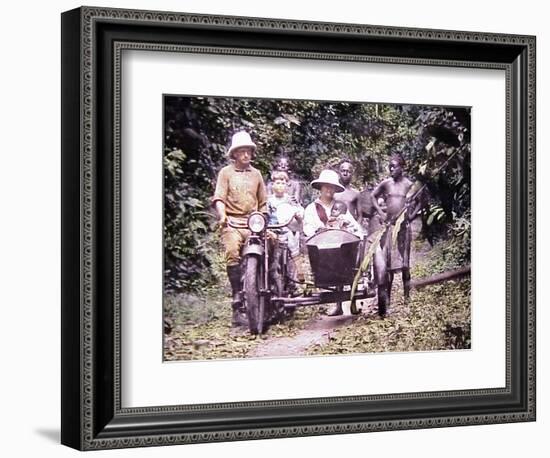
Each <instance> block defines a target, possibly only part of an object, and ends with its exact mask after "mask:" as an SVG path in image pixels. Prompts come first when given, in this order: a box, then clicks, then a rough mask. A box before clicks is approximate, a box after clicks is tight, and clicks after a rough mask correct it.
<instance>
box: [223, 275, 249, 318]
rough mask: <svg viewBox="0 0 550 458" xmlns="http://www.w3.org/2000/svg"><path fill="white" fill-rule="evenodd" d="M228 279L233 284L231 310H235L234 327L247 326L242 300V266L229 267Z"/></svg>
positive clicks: (233, 316)
mask: <svg viewBox="0 0 550 458" xmlns="http://www.w3.org/2000/svg"><path fill="white" fill-rule="evenodd" d="M227 277H228V278H229V283H230V284H231V293H232V295H233V298H232V300H231V308H232V309H233V315H232V317H231V325H232V326H247V325H248V322H247V320H246V316H245V314H244V310H243V299H242V286H241V267H240V266H238V265H237V266H227Z"/></svg>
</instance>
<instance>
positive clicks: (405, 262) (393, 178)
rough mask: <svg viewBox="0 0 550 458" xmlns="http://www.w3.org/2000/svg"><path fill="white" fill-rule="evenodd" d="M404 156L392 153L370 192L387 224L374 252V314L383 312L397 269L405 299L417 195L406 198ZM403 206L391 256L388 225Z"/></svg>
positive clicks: (407, 188) (407, 185) (418, 202)
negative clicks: (383, 174) (384, 173)
mask: <svg viewBox="0 0 550 458" xmlns="http://www.w3.org/2000/svg"><path fill="white" fill-rule="evenodd" d="M403 166H404V160H403V158H402V157H401V156H398V155H393V156H392V157H391V160H390V164H389V171H390V178H386V179H385V180H384V181H382V182H381V183H380V184H379V185H378V186H377V187H376V188H375V190H374V191H373V192H372V196H373V204H374V207H375V208H376V211H377V212H378V214H379V216H380V220H381V221H382V222H387V223H389V224H390V228H389V230H388V231H387V232H386V234H385V235H384V237H383V238H382V241H381V244H380V245H381V250H379V252H378V253H377V254H376V255H375V259H374V274H375V280H376V284H377V285H378V314H379V315H381V316H384V315H385V314H386V308H387V306H388V304H389V301H390V292H391V285H392V282H393V275H394V273H395V272H398V271H401V272H402V277H403V292H404V296H405V300H407V299H408V298H409V294H410V282H411V270H410V262H409V261H410V260H409V258H410V252H411V227H410V224H409V223H410V222H411V221H412V220H413V219H414V218H415V217H416V215H417V214H418V212H419V211H420V206H421V202H420V199H415V200H414V201H413V202H411V201H410V198H411V197H412V196H410V195H408V194H410V193H409V191H411V188H412V186H413V182H412V181H411V180H409V179H408V178H407V177H405V176H404V175H403ZM379 198H382V199H383V201H384V203H385V205H386V209H385V211H384V210H383V209H382V208H381V206H380V204H379V202H378V199H379ZM406 207H407V209H406V210H405V212H406V214H405V219H404V220H403V223H402V224H401V228H400V230H399V233H398V236H397V256H395V258H398V259H392V246H391V244H392V240H391V239H392V230H391V228H392V227H393V225H394V224H395V222H396V220H397V219H398V218H399V216H400V214H401V211H402V210H403V209H404V208H406ZM369 232H370V231H369Z"/></svg>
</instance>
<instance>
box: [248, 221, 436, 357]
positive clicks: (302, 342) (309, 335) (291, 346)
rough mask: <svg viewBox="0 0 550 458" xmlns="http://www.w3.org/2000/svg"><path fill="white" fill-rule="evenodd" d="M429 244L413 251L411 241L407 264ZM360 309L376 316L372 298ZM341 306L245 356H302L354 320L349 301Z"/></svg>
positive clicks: (415, 235)
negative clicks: (332, 314) (341, 312)
mask: <svg viewBox="0 0 550 458" xmlns="http://www.w3.org/2000/svg"><path fill="white" fill-rule="evenodd" d="M412 232H413V240H416V239H417V238H418V235H419V232H420V220H419V219H416V220H415V221H414V222H413V227H412ZM428 250H429V245H427V242H426V246H424V244H423V245H422V247H421V248H420V250H418V251H416V250H415V249H414V244H413V247H412V249H411V264H413V265H414V263H416V262H417V261H418V260H419V259H421V258H423V257H424V256H425V255H426V253H427V251H428ZM395 284H396V285H397V286H398V287H400V285H401V278H400V275H397V276H396V279H395ZM358 305H359V306H360V308H361V313H362V314H363V316H365V315H373V316H376V299H370V300H365V301H361V303H360V304H358ZM343 309H344V312H345V314H344V315H341V316H336V317H330V316H326V315H319V316H316V317H315V318H312V319H311V320H310V321H309V322H307V324H306V325H305V327H304V329H302V330H301V331H299V332H298V334H296V335H294V336H292V337H269V338H267V339H266V340H264V341H263V342H262V343H261V344H260V345H258V346H257V347H255V348H254V349H252V350H251V351H250V352H249V353H248V357H251V358H258V357H277V356H300V355H305V354H306V352H307V350H308V348H310V347H311V346H313V345H323V344H326V343H328V342H329V341H330V337H331V334H332V332H333V331H334V330H335V329H337V328H340V327H343V326H350V325H352V324H353V321H354V320H355V318H356V317H355V316H353V315H350V314H349V302H344V304H343Z"/></svg>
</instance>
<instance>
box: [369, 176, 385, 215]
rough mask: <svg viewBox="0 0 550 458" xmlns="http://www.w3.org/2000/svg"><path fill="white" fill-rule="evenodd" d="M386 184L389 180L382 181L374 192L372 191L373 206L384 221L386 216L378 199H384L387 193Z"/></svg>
mask: <svg viewBox="0 0 550 458" xmlns="http://www.w3.org/2000/svg"><path fill="white" fill-rule="evenodd" d="M386 182H387V180H384V181H382V182H381V183H380V184H379V185H378V186H376V188H375V189H374V191H372V204H373V205H374V208H375V209H376V212H377V213H378V214H379V215H380V217H381V218H382V220H384V219H385V218H386V214H385V213H384V211H383V210H382V209H381V208H380V205H378V198H379V197H382V196H383V195H384V194H385V193H386Z"/></svg>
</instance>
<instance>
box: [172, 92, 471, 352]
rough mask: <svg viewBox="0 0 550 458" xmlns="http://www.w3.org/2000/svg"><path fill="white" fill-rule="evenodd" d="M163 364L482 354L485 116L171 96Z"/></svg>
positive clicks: (453, 109) (451, 109)
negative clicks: (475, 149) (478, 136)
mask: <svg viewBox="0 0 550 458" xmlns="http://www.w3.org/2000/svg"><path fill="white" fill-rule="evenodd" d="M163 102H164V103H163V116H164V132H163V134H164V137H163V138H164V144H163V170H164V186H163V193H164V194H163V199H164V204H163V206H164V232H163V236H164V257H163V259H164V272H163V281H164V283H163V288H164V297H163V330H164V335H163V358H164V361H188V360H211V359H236V358H264V357H299V356H313V355H342V354H361V353H375V352H413V351H438V350H463V349H470V348H471V284H470V259H471V240H470V237H471V205H470V196H471V181H470V154H471V143H470V139H471V129H470V127H471V126H470V119H471V108H470V107H459V106H426V105H395V104H386V103H366V102H344V101H317V100H282V99H260V98H237V97H211V96H188V95H164V101H163Z"/></svg>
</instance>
